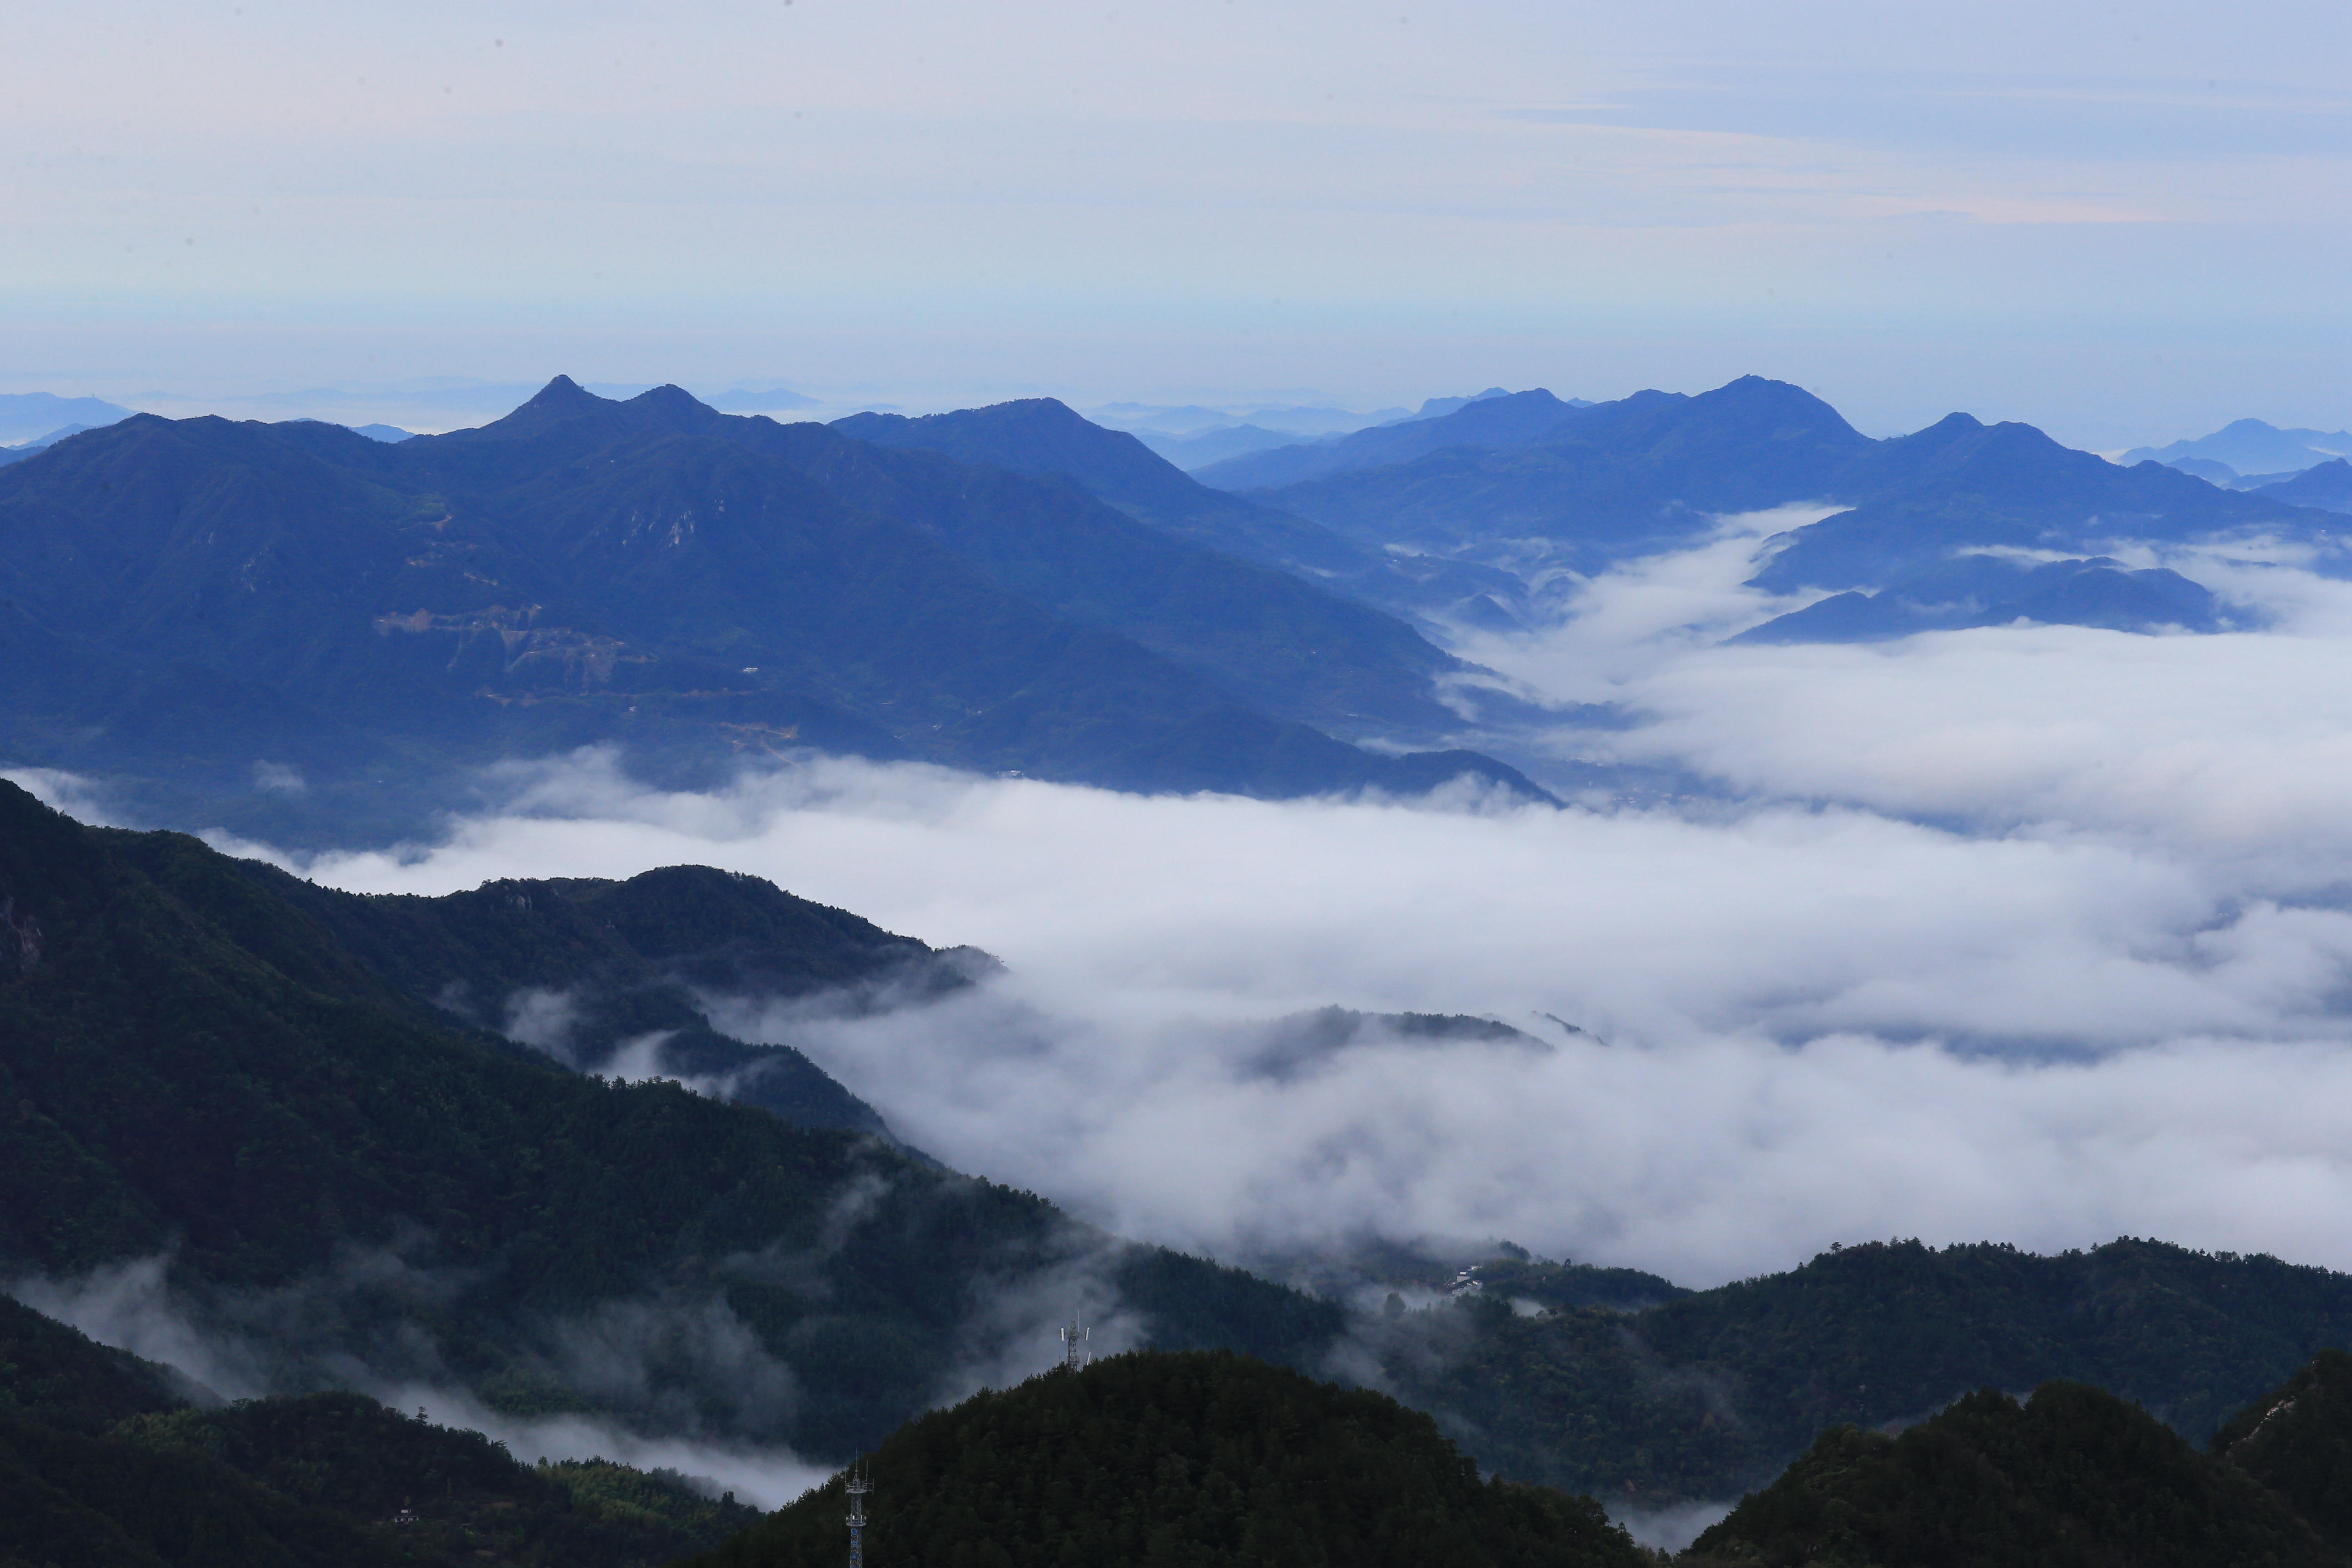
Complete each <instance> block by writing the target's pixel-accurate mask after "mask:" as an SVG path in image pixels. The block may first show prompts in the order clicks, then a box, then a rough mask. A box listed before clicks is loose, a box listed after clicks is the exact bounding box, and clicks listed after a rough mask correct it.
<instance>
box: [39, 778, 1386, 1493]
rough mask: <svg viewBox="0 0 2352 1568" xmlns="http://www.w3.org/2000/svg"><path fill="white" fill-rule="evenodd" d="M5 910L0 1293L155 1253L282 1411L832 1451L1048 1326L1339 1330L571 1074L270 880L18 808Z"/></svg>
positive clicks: (979, 1196) (1187, 1265) (1149, 1260)
mask: <svg viewBox="0 0 2352 1568" xmlns="http://www.w3.org/2000/svg"><path fill="white" fill-rule="evenodd" d="M159 861H160V862H161V863H160V864H158V862H159ZM151 865H153V866H154V867H155V868H154V869H153V870H151V869H150V866H151ZM496 896H497V895H496V894H495V893H494V894H493V895H492V898H493V899H495V897H496ZM0 911H5V913H0V934H5V939H6V940H5V942H0V1042H5V1049H0V1106H6V1107H8V1108H9V1109H8V1110H7V1111H6V1113H5V1114H6V1115H7V1116H8V1118H9V1123H10V1125H9V1135H8V1136H7V1137H6V1138H5V1139H0V1269H5V1272H6V1273H7V1274H9V1275H11V1276H14V1277H21V1276H23V1275H25V1274H27V1273H36V1274H40V1275H46V1276H48V1277H51V1278H53V1279H73V1278H75V1277H78V1276H80V1275H81V1274H83V1273H84V1272H85V1271H87V1270H89V1269H91V1268H96V1267H98V1266H100V1265H109V1264H120V1263H123V1262H126V1261H129V1260H134V1259H142V1258H159V1257H160V1258H167V1259H168V1262H169V1273H168V1279H169V1284H170V1289H171V1291H172V1300H173V1301H174V1302H175V1303H176V1304H177V1305H178V1307H179V1309H180V1310H184V1312H185V1313H186V1314H187V1315H188V1316H189V1317H190V1318H192V1319H193V1320H194V1321H195V1322H196V1323H197V1325H198V1327H199V1329H200V1331H202V1332H204V1333H206V1334H209V1335H212V1336H214V1337H215V1338H216V1339H217V1340H218V1341H219V1342H221V1343H223V1344H225V1345H226V1346H228V1347H229V1348H230V1349H231V1350H233V1351H235V1352H236V1354H235V1355H231V1356H230V1357H229V1358H228V1359H229V1360H230V1361H231V1362H232V1363H235V1362H236V1361H237V1360H238V1358H239V1357H244V1358H247V1359H248V1360H253V1359H258V1360H259V1361H260V1362H261V1363H263V1364H264V1365H265V1366H266V1367H267V1368H268V1369H269V1373H268V1375H269V1377H270V1379H271V1380H272V1381H275V1382H278V1383H279V1384H280V1385H284V1384H296V1385H299V1384H302V1383H303V1382H305V1381H311V1382H316V1381H319V1380H322V1379H323V1380H325V1381H337V1380H338V1379H337V1378H336V1377H335V1376H333V1375H332V1374H331V1369H332V1368H334V1367H337V1366H342V1367H346V1368H348V1367H349V1366H351V1365H352V1363H354V1362H357V1363H360V1364H362V1365H363V1366H365V1367H367V1368H368V1369H369V1371H370V1373H371V1374H372V1375H377V1376H383V1377H385V1378H408V1379H416V1380H420V1381H426V1382H436V1383H442V1384H455V1385H462V1386H465V1387H469V1388H471V1389H473V1390H474V1391H475V1392H476V1393H477V1394H478V1396H480V1397H482V1398H484V1399H486V1400H488V1401H489V1402H490V1403H493V1404H497V1403H499V1402H500V1401H501V1400H518V1401H520V1402H522V1405H524V1406H525V1407H530V1408H538V1409H545V1408H564V1407H567V1405H568V1406H569V1407H575V1408H588V1409H602V1410H604V1411H608V1412H611V1413H613V1414H614V1415H617V1416H619V1417H622V1418H625V1419H627V1420H630V1421H633V1422H635V1423H637V1424H639V1425H641V1426H652V1427H658V1428H663V1429H673V1430H700V1431H705V1432H709V1433H713V1434H721V1435H730V1436H737V1437H740V1438H761V1439H772V1440H777V1441H785V1442H790V1443H793V1444H795V1445H797V1446H800V1447H803V1449H804V1450H805V1451H808V1452H812V1453H815V1454H827V1453H836V1454H837V1453H845V1452H847V1451H849V1450H850V1449H851V1448H853V1447H856V1446H859V1445H861V1444H865V1443H870V1442H872V1441H874V1440H875V1439H877V1437H878V1436H880V1435H881V1434H882V1433H883V1432H885V1431H887V1430H888V1429H889V1427H890V1426H893V1425H895V1424H896V1423H897V1422H898V1420H900V1419H902V1418H903V1417H904V1416H906V1415H909V1414H911V1413H912V1412H914V1411H915V1410H918V1409H919V1408H921V1407H922V1406H923V1405H925V1404H927V1403H928V1402H929V1401H930V1400H932V1399H934V1398H936V1397H938V1396H939V1394H940V1392H941V1390H942V1388H943V1387H951V1386H952V1385H953V1383H954V1380H955V1379H956V1378H957V1377H959V1376H960V1375H962V1374H961V1373H959V1372H958V1368H959V1367H960V1366H962V1365H966V1364H988V1363H991V1361H992V1358H993V1357H995V1356H997V1355H999V1354H1001V1353H1002V1352H1003V1348H1004V1345H1005V1343H1006V1342H1008V1340H1010V1341H1011V1342H1018V1343H1024V1344H1025V1343H1026V1342H1027V1340H1026V1338H1025V1336H1032V1335H1034V1334H1035V1333H1036V1332H1037V1331H1038V1329H1037V1325H1036V1324H1035V1323H1034V1322H1033V1321H1031V1317H1032V1315H1037V1316H1042V1317H1045V1318H1051V1317H1053V1316H1054V1315H1055V1314H1056V1313H1059V1312H1065V1311H1068V1310H1076V1309H1078V1308H1079V1307H1085V1308H1086V1309H1087V1310H1120V1311H1123V1312H1125V1313H1128V1314H1131V1315H1132V1316H1133V1317H1134V1318H1135V1319H1136V1320H1137V1321H1139V1322H1140V1323H1141V1324H1142V1325H1143V1331H1144V1332H1145V1334H1146V1335H1147V1337H1148V1338H1149V1339H1150V1341H1151V1342H1157V1343H1162V1344H1168V1345H1172V1346H1183V1345H1194V1344H1223V1345H1232V1346H1236V1347H1240V1348H1244V1349H1249V1350H1252V1351H1254V1352H1258V1353H1262V1354H1266V1355H1270V1356H1273V1357H1275V1358H1276V1359H1281V1360H1286V1361H1293V1362H1298V1363H1314V1362H1315V1361H1316V1360H1317V1359H1318V1358H1319V1357H1320V1356H1321V1355H1322V1354H1323V1353H1324V1351H1325V1348H1326V1347H1327V1346H1328V1343H1329V1342H1330V1341H1331V1339H1332V1338H1333V1336H1334V1335H1335V1334H1336V1333H1337V1332H1338V1331H1339V1326H1340V1324H1339V1312H1338V1310H1337V1309H1336V1308H1333V1307H1331V1306H1329V1305H1328V1304H1325V1303H1321V1302H1318V1301H1315V1300H1311V1299H1309V1298H1307V1297H1304V1296H1300V1295H1298V1294H1297V1293H1295V1292H1291V1291H1287V1290H1284V1289H1279V1288H1277V1287H1274V1286H1270V1285H1266V1284H1264V1283H1262V1282H1260V1281H1258V1280H1255V1279H1251V1278H1250V1277H1248V1276H1246V1275H1244V1274H1241V1273H1239V1272H1238V1271H1235V1270H1232V1269H1223V1268H1216V1267H1214V1266H1213V1265H1209V1264H1206V1263H1202V1262H1200V1261H1197V1260H1194V1259H1189V1258H1181V1257H1179V1256H1177V1255H1175V1254H1172V1253H1167V1252H1164V1251H1161V1250H1160V1249H1156V1248H1150V1247H1131V1246H1129V1245H1126V1244H1123V1243H1120V1242H1118V1241H1116V1240H1115V1239H1114V1238H1111V1237H1106V1236H1103V1235H1101V1234H1100V1233H1098V1232H1094V1231H1091V1230H1088V1229H1087V1228H1086V1227H1084V1226H1078V1225H1076V1224H1075V1223H1074V1222H1072V1221H1070V1220H1069V1219H1068V1218H1066V1216H1064V1215H1060V1214H1058V1213H1057V1212H1055V1210H1054V1209H1053V1208H1052V1207H1051V1206H1050V1205H1046V1204H1045V1203H1044V1202H1043V1201H1042V1200H1040V1199H1038V1198H1036V1197H1034V1196H1033V1195H1031V1194H1024V1193H1016V1192H1013V1191H1010V1190H1008V1189H1005V1188H1002V1187H997V1186H994V1185H992V1184H988V1183H986V1182H984V1181H977V1180H973V1179H971V1178H967V1177H962V1176H958V1175H955V1174H953V1173H947V1172H943V1171H940V1170H938V1169H936V1168H933V1167H929V1166H927V1165H924V1164H922V1163H919V1162H917V1161H915V1160H912V1159H910V1158H908V1156H906V1155H904V1154H902V1153H900V1152H898V1151H896V1150H894V1149H893V1148H891V1147H890V1146H888V1145H887V1143H884V1142H880V1141H878V1140H877V1139H875V1138H872V1137H869V1136H865V1135H861V1134H858V1133H856V1132H852V1131H841V1130H837V1129H825V1128H805V1127H796V1126H792V1125H789V1124H787V1123H786V1122H784V1121H782V1120H780V1119H779V1118H777V1117H776V1116H774V1115H772V1114H770V1113H769V1112H767V1111H765V1110H758V1109H755V1108H752V1107H749V1106H742V1105H732V1104H725V1103H720V1102H719V1101H717V1100H710V1099H706V1098H702V1097H699V1096H697V1095H694V1094H689V1093H688V1092H686V1091H685V1090H684V1089H679V1088H677V1087H676V1086H674V1085H670V1084H665V1083H646V1084H639V1085H624V1084H616V1083H610V1082H604V1081H599V1080H597V1079H591V1078H585V1077H582V1076H580V1075H578V1074H576V1073H574V1072H572V1071H570V1070H568V1069H566V1068H563V1067H562V1066H560V1065H559V1064H558V1063H556V1062H555V1061H554V1060H552V1059H551V1058H548V1057H546V1056H544V1055H542V1054H541V1053H540V1052H538V1051H535V1050H530V1049H528V1048H526V1047H520V1046H517V1045H513V1044H510V1043H509V1042H507V1041H506V1040H503V1039H501V1038H499V1037H497V1036H496V1035H493V1034H490V1033H488V1032H487V1031H481V1030H474V1029H468V1028H467V1027H466V1026H463V1025H461V1024H460V1023H458V1022H457V1020H456V1019H454V1018H451V1017H449V1016H446V1014H440V1013H436V1012H435V1011H433V1010H432V1009H429V1008H427V1007H425V1006H424V1005H420V1004H418V1003H416V1002H415V1001H414V1000H412V999H411V998H409V997H408V996H407V995H406V994H404V993H403V992H402V991H401V989H400V988H399V986H398V985H397V984H394V982H393V981H392V980H390V979H388V978H386V977H384V976H383V975H380V974H378V973H376V972H374V971H373V970H372V969H370V968H369V967H368V966H367V965H366V964H365V963H362V961H361V959H360V958H359V957H358V956H356V955H355V954H354V952H353V951H352V948H351V947H349V946H347V945H345V943H344V942H341V940H340V939H339V938H338V937H337V936H336V934H335V932H334V931H333V929H332V928H331V924H330V922H329V921H327V920H324V919H321V918H320V916H318V915H316V914H314V913H312V912H310V911H309V910H305V909H304V908H302V907H300V905H299V904H298V903H297V902H296V901H294V900H288V899H284V898H278V897H275V896H273V895H272V894H271V892H270V889H269V879H267V878H262V879H255V878H252V877H249V876H247V875H245V874H243V873H241V872H238V871H236V870H235V869H234V868H226V867H225V865H224V864H223V863H222V861H221V858H219V857H215V856H213V855H212V852H211V851H209V850H205V849H204V848H203V847H201V846H197V845H194V843H193V842H192V841H188V840H185V839H176V838H174V839H163V840H161V841H159V840H156V839H144V840H132V841H130V842H127V843H126V841H125V837H124V836H120V835H113V834H107V833H101V832H98V831H95V830H92V829H89V828H85V827H82V826H79V825H77V824H75V823H73V822H71V821H69V820H68V819H67V818H65V817H63V816H58V814H56V813H54V812H51V811H48V810H47V808H45V807H43V806H41V805H38V804H37V802H35V801H33V800H32V799H31V798H30V797H29V796H27V795H25V794H24V793H23V792H21V791H19V790H16V788H15V787H14V786H0ZM477 912H479V911H477ZM551 1400H552V1401H555V1402H556V1403H554V1404H553V1405H550V1403H549V1402H550V1401H551Z"/></svg>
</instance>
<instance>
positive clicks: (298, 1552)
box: [0, 1297, 758, 1568]
mask: <svg viewBox="0 0 2352 1568" xmlns="http://www.w3.org/2000/svg"><path fill="white" fill-rule="evenodd" d="M191 1386H193V1385H191V1384H187V1383H186V1382H185V1380H184V1379H183V1378H181V1377H179V1376H178V1374H176V1373H173V1371H172V1370H171V1369H169V1368H164V1367H157V1366H153V1365H152V1364H150V1363H142V1362H139V1361H137V1360H135V1359H134V1358H132V1357H130V1356H127V1355H124V1354H122V1352H119V1351H110V1350H107V1349H105V1348H104V1347H101V1346H99V1345H94V1344H92V1343H90V1342H89V1341H88V1340H86V1339H84V1338H83V1337H82V1336H81V1335H79V1333H77V1332H75V1331H73V1330H72V1329H69V1328H68V1327H66V1326H65V1325H64V1324H61V1323H56V1322H52V1321H49V1320H48V1319H46V1318H44V1317H42V1316H41V1315H40V1314H39V1313H37V1312H35V1311H33V1310H31V1309H29V1308H26V1307H24V1306H21V1305H19V1304H17V1303H16V1302H15V1301H12V1300H7V1299H6V1298H5V1297H0V1563H6V1564H11V1565H13V1564H18V1563H25V1564H47V1563H55V1564H59V1565H60V1568H62V1565H64V1564H69V1563H74V1564H79V1563H89V1564H108V1565H115V1564H121V1565H125V1568H129V1565H133V1564H136V1565H139V1568H150V1565H153V1564H161V1563H170V1564H175V1565H184V1568H197V1565H200V1564H201V1565H205V1568H213V1565H217V1568H245V1565H247V1564H257V1563H267V1564H282V1565H285V1568H341V1565H343V1564H346V1563H351V1564H368V1563H417V1564H425V1563H434V1564H445V1563H461V1562H462V1563H480V1562H484V1561H488V1562H495V1563H533V1564H537V1563H567V1564H573V1565H576V1568H653V1564H655V1563H660V1562H663V1561H665V1560H666V1559H668V1558H670V1557H674V1556H676V1555H677V1554H678V1553H680V1552H691V1551H695V1550H698V1549H699V1548H702V1547H707V1546H709V1545H713V1544H715V1543H717V1542H720V1541H723V1540H725V1539H726V1538H727V1537H729V1536H730V1535H731V1534H733V1533H734V1532H735V1531H739V1530H740V1529H741V1528H743V1527H744V1526H745V1525H747V1524H749V1523H751V1521H753V1520H754V1519H756V1518H757V1517H758V1513H757V1510H753V1509H751V1508H749V1507H745V1506H741V1505H739V1504H736V1503H734V1502H733V1501H731V1500H712V1499H710V1498H707V1497H703V1496H701V1495H698V1493H696V1492H694V1491H692V1490H690V1489H688V1488H687V1487H686V1486H685V1485H684V1484H683V1481H682V1479H677V1478H667V1479H666V1478H665V1477H663V1476H661V1475H647V1474H646V1473H644V1472H641V1471H636V1470H630V1469H626V1468H623V1467H621V1466H618V1465H613V1464H609V1463H604V1462H602V1461H598V1462H593V1463H567V1464H561V1465H546V1464H541V1466H539V1467H538V1468H531V1467H528V1466H524V1465H520V1464H518V1463H516V1462H515V1460H514V1459H513V1458H511V1457H510V1456H509V1454H508V1453H507V1452H506V1450H505V1449H504V1448H502V1447H499V1446H498V1445H497V1444H494V1443H492V1442H491V1441H490V1440H489V1439H488V1438H487V1437H484V1436H481V1435H480V1434H478V1433H474V1432H467V1431H459V1430H452V1429H449V1428H446V1427H442V1426H431V1425H429V1424H427V1423H426V1422H425V1421H423V1420H421V1419H413V1418H411V1417H408V1416H405V1415H399V1414H397V1413H395V1412H394V1411H390V1410H387V1409H385V1408H384V1407H383V1405H378V1404H377V1403H376V1402H375V1401H373V1400H372V1399H366V1398H362V1396H360V1395H358V1394H311V1395H308V1396H304V1397H300V1398H281V1399H264V1400H250V1401H244V1402H240V1403H238V1404H236V1405H230V1406H227V1407H226V1408H209V1409H198V1408H195V1407H193V1406H191V1405H187V1404H186V1403H185V1402H184V1400H183V1399H182V1397H181V1396H180V1394H178V1393H177V1392H176V1391H175V1390H176V1389H178V1388H184V1387H191ZM403 1510H407V1511H408V1512H409V1513H411V1514H412V1515H413V1516H414V1518H413V1520H412V1521H408V1522H404V1523H402V1524H399V1525H397V1526H394V1525H391V1524H388V1523H387V1522H386V1521H391V1520H392V1519H393V1518H394V1516H395V1515H396V1514H399V1513H401V1512H402V1511H403Z"/></svg>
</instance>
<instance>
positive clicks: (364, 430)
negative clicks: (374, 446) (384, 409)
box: [350, 425, 416, 441]
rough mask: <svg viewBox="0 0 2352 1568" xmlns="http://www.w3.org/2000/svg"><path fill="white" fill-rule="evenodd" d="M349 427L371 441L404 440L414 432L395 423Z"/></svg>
mask: <svg viewBox="0 0 2352 1568" xmlns="http://www.w3.org/2000/svg"><path fill="white" fill-rule="evenodd" d="M350 428H351V429H352V430H353V431H355V432H357V433H358V434H360V435H362V436H364V437H367V438H368V439H369V440H371V441H405V440H407V439H408V438H409V437H412V436H414V435H415V434H416V432H415V431H414V430H404V429H402V428H401V427H400V426H397V425H353V426H351V427H350Z"/></svg>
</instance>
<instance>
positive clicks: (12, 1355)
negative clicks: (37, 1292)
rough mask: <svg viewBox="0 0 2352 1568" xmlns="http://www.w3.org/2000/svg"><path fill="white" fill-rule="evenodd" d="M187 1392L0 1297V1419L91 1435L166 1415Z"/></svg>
mask: <svg viewBox="0 0 2352 1568" xmlns="http://www.w3.org/2000/svg"><path fill="white" fill-rule="evenodd" d="M193 1388H194V1384H190V1383H189V1382H188V1381H187V1380H186V1379H185V1378H184V1377H183V1376H181V1375H180V1374H179V1373H176V1372H174V1371H173V1369H172V1368H170V1367H167V1366H159V1365H157V1364H156V1363H153V1362H148V1361H142V1360H140V1359H139V1358H138V1357H137V1356H135V1355H132V1354H131V1353H130V1352H127V1351H119V1350H116V1349H114V1348H112V1347H111V1346H109V1345H101V1344H99V1343H96V1342H93V1341H92V1340H90V1339H89V1337H87V1336H86V1335H84V1334H83V1333H82V1332H81V1331H79V1330H77V1329H70V1328H68V1327H67V1326H66V1325H65V1324H63V1323H60V1322H58V1321H56V1320H54V1319H51V1318H47V1317H44V1316H42V1315H41V1314H40V1313H38V1312H37V1311H35V1310H33V1309H32V1308H30V1307H27V1306H26V1305H25V1304H24V1303H22V1302H21V1301H16V1300H12V1299H10V1298H9V1297H6V1296H0V1419H6V1420H11V1421H20V1422H27V1423H31V1424H33V1425H37V1426H58V1427H63V1428H65V1429H66V1430H68V1431H72V1432H81V1433H97V1432H102V1431H104V1430H105V1429H106V1428H107V1427H108V1426H110V1425H112V1424H113V1423H114V1422H117V1421H121V1420H122V1419H124V1418H125V1417H128V1416H132V1415H147V1414H149V1413H151V1412H153V1411H161V1410H171V1409H175V1408H177V1407H178V1406H179V1405H182V1404H184V1402H185V1400H186V1398H187V1394H186V1393H185V1392H184V1391H185V1390H190V1389H193Z"/></svg>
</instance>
